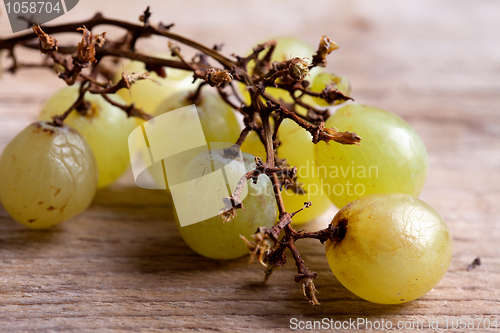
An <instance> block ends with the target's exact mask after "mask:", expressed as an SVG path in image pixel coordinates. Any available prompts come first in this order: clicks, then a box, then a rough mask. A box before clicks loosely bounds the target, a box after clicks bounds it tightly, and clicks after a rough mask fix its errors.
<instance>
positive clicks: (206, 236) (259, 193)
mask: <svg viewBox="0 0 500 333" xmlns="http://www.w3.org/2000/svg"><path fill="white" fill-rule="evenodd" d="M210 155H211V157H210ZM242 158H243V161H242V162H244V166H242V168H243V170H239V169H238V168H237V167H235V165H234V164H233V163H231V162H232V159H231V158H228V157H225V156H224V153H223V150H222V149H212V150H211V154H209V153H208V152H206V151H205V152H202V153H201V154H199V155H198V156H197V157H196V158H195V159H194V160H192V161H191V162H190V163H189V164H188V165H187V167H186V169H185V170H184V172H183V174H182V176H181V178H189V179H194V178H198V177H207V176H210V175H211V174H212V173H211V172H210V171H207V170H218V169H222V168H223V169H224V172H225V175H226V177H227V179H233V180H238V179H240V178H241V177H242V176H243V174H244V172H247V171H250V170H252V169H253V168H254V166H255V163H254V156H252V155H250V154H246V153H243V154H242ZM230 163H231V164H230ZM212 165H213V169H212ZM219 171H220V170H219ZM202 179H203V178H202ZM221 185H222V188H223V189H225V187H226V184H224V183H223V184H221ZM245 188H246V189H247V190H248V193H247V194H246V197H245V198H244V199H243V206H244V208H245V209H244V210H243V209H239V210H237V215H236V217H234V219H233V220H231V221H229V222H226V223H224V222H223V221H222V219H221V217H219V216H218V215H213V217H211V218H208V219H206V220H204V221H202V222H198V223H195V224H191V225H187V226H183V227H181V224H180V222H179V219H178V217H177V215H176V223H177V227H178V230H179V232H180V234H181V236H182V238H183V239H184V241H185V242H186V243H187V244H188V245H189V247H190V248H191V249H193V250H194V251H195V252H197V253H199V254H201V255H203V256H205V257H208V258H213V259H234V258H238V257H241V256H243V255H245V254H247V253H248V249H247V247H246V245H245V244H244V243H243V242H242V240H241V238H240V235H242V236H244V237H246V238H248V239H251V236H252V235H253V234H254V233H255V232H256V231H257V228H258V227H267V228H270V227H272V226H273V225H274V224H275V223H276V218H277V207H276V201H275V198H274V195H273V191H272V184H271V181H270V179H269V178H268V177H267V176H266V175H260V176H259V179H258V182H257V184H253V182H252V181H248V182H247V183H246V185H245ZM188 190H189V191H190V193H191V192H192V193H197V192H198V193H199V192H200V191H201V193H202V194H203V195H204V196H206V197H210V199H211V200H212V201H211V202H214V201H213V200H215V202H217V203H220V204H221V205H220V208H222V207H223V206H224V205H223V204H222V198H223V197H224V196H227V195H228V191H227V189H226V190H225V191H216V190H215V189H213V190H212V192H205V188H204V187H203V181H202V180H199V179H198V180H197V181H195V182H193V183H192V186H191V187H189V188H188ZM233 190H234V188H231V193H232V191H233ZM173 193H174V194H175V192H174V191H173ZM188 198H189V196H188ZM207 200H208V199H207ZM204 201H206V200H199V201H197V202H189V200H186V201H183V203H184V205H180V206H178V205H177V203H176V206H175V207H176V211H177V214H178V213H179V210H180V209H183V208H187V209H188V210H199V209H202V208H203V207H204V205H205V202H204ZM181 203H182V202H181ZM208 205H210V206H213V205H212V204H210V203H209V204H208ZM208 208H214V207H208ZM215 208H216V209H219V207H218V206H216V207H215Z"/></svg>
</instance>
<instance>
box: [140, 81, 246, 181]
mask: <svg viewBox="0 0 500 333" xmlns="http://www.w3.org/2000/svg"><path fill="white" fill-rule="evenodd" d="M192 93H193V91H192V90H184V91H178V92H176V93H175V94H173V95H171V96H170V97H168V98H167V99H165V100H164V101H163V102H162V103H161V104H160V105H159V106H158V108H157V109H156V111H155V112H154V113H153V115H154V116H159V115H161V114H164V113H166V112H169V111H173V110H176V109H179V108H182V107H184V106H187V105H191V104H193V101H192V100H191V99H190V98H189V96H190V95H191V94H192ZM195 105H196V109H197V111H198V116H199V119H200V123H201V127H202V129H203V133H204V135H205V139H206V141H207V142H208V144H209V145H210V142H229V143H234V142H236V141H237V140H238V137H239V136H240V125H239V123H238V120H237V119H236V116H235V111H234V110H233V109H232V108H231V107H230V106H229V105H228V104H226V102H224V100H222V98H220V97H219V96H218V95H215V94H213V93H212V92H210V91H209V90H208V89H203V90H202V91H201V95H200V96H199V98H198V100H197V101H196V103H195ZM186 121H189V120H186ZM192 121H194V120H192ZM192 157H194V156H192ZM192 157H191V158H192ZM185 164H187V162H186V163H185ZM148 171H149V172H150V174H151V175H152V176H153V178H154V180H155V181H156V182H157V183H158V184H159V185H161V186H164V185H165V177H164V175H163V169H161V168H150V169H148ZM167 188H168V186H167Z"/></svg>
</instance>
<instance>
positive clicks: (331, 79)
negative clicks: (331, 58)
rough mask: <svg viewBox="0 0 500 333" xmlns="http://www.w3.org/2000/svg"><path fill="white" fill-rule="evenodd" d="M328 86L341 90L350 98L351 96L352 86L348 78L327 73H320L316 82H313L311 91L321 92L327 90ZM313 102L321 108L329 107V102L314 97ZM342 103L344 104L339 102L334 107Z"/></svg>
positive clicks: (315, 79)
mask: <svg viewBox="0 0 500 333" xmlns="http://www.w3.org/2000/svg"><path fill="white" fill-rule="evenodd" d="M327 85H328V86H332V87H333V88H335V89H338V90H340V91H341V92H342V93H343V94H344V95H346V96H349V95H350V94H351V84H350V83H349V80H348V79H347V78H346V77H344V76H340V75H335V74H332V73H326V72H324V73H320V74H318V75H317V76H316V77H315V78H314V80H313V81H312V85H311V90H312V91H314V92H321V91H323V89H325V88H326V86H327ZM313 100H314V101H315V102H316V103H317V104H318V105H321V106H328V105H329V104H328V102H326V101H325V100H324V99H322V98H319V97H313ZM340 103H342V102H341V101H337V102H335V103H333V105H337V104H340Z"/></svg>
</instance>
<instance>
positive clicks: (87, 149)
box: [0, 37, 452, 304]
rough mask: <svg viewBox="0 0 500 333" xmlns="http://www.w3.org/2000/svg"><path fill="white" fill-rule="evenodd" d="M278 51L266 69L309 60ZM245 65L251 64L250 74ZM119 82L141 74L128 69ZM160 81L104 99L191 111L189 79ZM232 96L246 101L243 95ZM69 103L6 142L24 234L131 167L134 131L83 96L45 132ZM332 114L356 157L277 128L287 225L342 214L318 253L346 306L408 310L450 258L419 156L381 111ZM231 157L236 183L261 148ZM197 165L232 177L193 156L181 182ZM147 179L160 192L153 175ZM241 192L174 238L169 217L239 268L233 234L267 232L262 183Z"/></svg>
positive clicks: (343, 108) (206, 127) (202, 113)
mask: <svg viewBox="0 0 500 333" xmlns="http://www.w3.org/2000/svg"><path fill="white" fill-rule="evenodd" d="M276 41H277V46H276V49H275V51H274V53H273V58H272V59H271V60H272V61H283V60H286V59H289V58H292V57H301V58H309V59H310V58H311V57H312V55H313V54H314V51H313V49H312V48H311V47H309V45H307V44H306V43H304V42H303V41H300V40H297V39H295V38H288V37H287V38H276ZM253 66H254V65H253V64H250V65H249V71H250V74H252V70H253ZM124 71H126V72H128V73H132V72H143V71H145V68H144V66H143V65H141V64H140V63H135V62H132V63H130V64H128V65H127V66H126V67H124ZM167 71H168V73H169V77H168V78H167V79H163V78H161V77H158V76H156V75H154V74H152V76H153V79H154V80H144V81H140V82H137V83H136V84H134V85H133V86H132V89H131V90H130V91H128V90H125V89H123V90H121V91H120V92H119V95H120V96H121V97H120V96H113V97H112V98H114V99H115V100H116V101H119V102H122V103H125V102H129V103H130V102H133V103H135V105H136V106H139V107H141V108H143V109H144V110H145V111H146V112H148V113H150V114H152V115H154V116H157V115H160V114H163V113H165V112H169V111H172V110H175V109H178V108H180V107H183V106H187V105H190V104H192V103H193V102H192V99H191V98H190V97H191V94H192V93H193V91H194V90H196V89H197V87H198V84H193V82H192V75H191V73H190V72H188V71H182V70H169V69H167ZM119 77H121V73H117V79H118V78H119ZM306 80H308V81H309V82H310V83H311V84H310V88H311V90H312V91H315V92H321V91H322V90H323V89H325V87H327V86H331V87H333V88H335V89H338V90H340V91H341V92H342V93H344V94H345V95H349V94H350V90H351V88H350V84H349V81H348V80H347V79H346V78H345V77H343V76H340V75H337V74H333V73H330V72H328V71H326V70H325V69H322V68H315V69H314V70H313V71H311V72H310V76H308V77H306ZM209 89H210V88H206V89H205V88H203V89H202V90H201V93H200V95H199V96H198V99H197V101H196V106H197V110H198V114H199V117H200V121H201V126H202V128H203V132H204V135H205V137H206V141H207V142H236V140H237V139H238V137H239V133H240V126H239V123H238V120H237V118H236V116H235V114H234V110H232V109H231V108H230V107H229V106H228V105H227V104H226V103H225V102H224V101H223V100H222V99H221V98H220V97H219V96H218V95H217V94H215V93H213V92H212V91H210V90H209ZM241 90H242V95H243V97H244V98H246V99H248V98H249V97H248V93H247V92H246V90H245V87H242V88H241ZM266 92H268V93H269V94H271V95H272V96H273V97H274V98H275V99H276V100H278V101H279V100H282V101H284V102H287V103H290V102H292V101H293V99H292V98H291V97H290V96H289V95H288V92H286V91H283V90H280V89H277V88H268V90H266ZM77 97H78V88H77V87H68V88H65V89H63V90H61V91H60V92H58V93H56V94H55V95H54V96H53V97H52V98H51V99H50V100H49V101H48V103H47V105H46V106H45V108H44V109H43V111H42V113H41V115H40V118H39V121H38V122H36V123H33V124H31V125H30V126H28V127H27V128H26V129H25V130H24V131H22V132H21V133H20V134H19V135H18V136H16V137H15V138H14V139H13V140H12V141H11V142H10V143H9V144H8V146H7V147H6V148H5V150H4V151H3V153H2V155H1V157H0V201H1V202H2V204H3V206H4V208H5V210H6V211H7V212H8V213H9V214H10V215H11V216H12V218H14V219H15V220H16V221H18V222H20V223H22V224H24V225H26V226H28V227H32V228H47V227H50V226H53V225H56V224H58V223H60V222H62V221H64V220H67V219H69V218H71V217H73V216H75V215H77V214H79V213H80V212H82V211H83V210H84V209H85V208H86V207H87V206H88V205H89V204H90V203H91V201H92V198H93V197H94V195H95V192H96V190H97V189H98V188H102V187H105V186H108V185H110V184H112V183H113V182H114V181H115V180H116V179H118V177H120V176H121V175H122V174H123V173H124V172H125V170H126V169H127V168H128V166H129V165H130V157H129V150H128V146H127V143H128V141H127V138H128V135H129V134H130V133H131V131H132V130H133V129H134V128H135V127H136V126H139V125H140V124H141V123H142V122H141V121H138V120H134V119H132V118H127V116H126V114H125V113H124V112H123V111H122V110H120V109H118V108H116V107H113V106H111V105H110V104H109V103H107V102H106V101H105V100H104V99H103V98H102V97H101V96H99V95H91V94H87V95H85V100H86V101H87V102H88V103H89V105H90V107H89V108H88V109H87V110H86V111H85V112H77V111H74V112H72V113H71V115H70V116H69V117H68V118H67V119H66V120H65V121H64V125H62V126H57V125H55V124H53V123H52V122H51V117H52V116H54V115H59V114H61V113H63V112H64V111H65V110H66V109H67V108H68V107H69V106H70V105H71V104H72V103H73V102H74V101H75V100H76V98H77ZM123 99H124V100H125V101H124V100H123ZM305 101H306V102H307V103H310V104H311V105H314V106H316V107H324V106H327V105H328V104H327V103H326V102H325V101H323V100H321V99H319V98H310V97H307V99H306V100H305ZM335 108H336V109H335V110H333V109H332V110H331V111H330V112H332V113H333V114H332V115H331V116H330V117H329V118H328V120H327V121H326V123H325V127H327V128H330V127H336V128H338V129H339V130H340V131H349V132H355V133H356V134H358V135H359V136H360V137H361V138H362V141H361V145H360V146H356V145H352V146H349V145H341V144H337V143H330V144H326V143H324V142H320V143H318V144H316V145H314V144H313V143H312V136H311V135H310V134H309V133H308V132H307V131H305V130H303V129H302V128H300V127H299V126H298V125H297V124H296V123H295V122H293V121H290V120H285V121H283V123H282V124H281V125H280V128H279V133H278V134H279V135H278V138H279V141H280V145H279V146H278V148H277V154H278V156H279V157H280V158H282V159H286V161H287V163H288V164H289V165H290V166H296V167H297V170H298V174H297V176H298V182H299V183H301V184H302V189H303V190H304V191H303V193H302V194H299V193H296V192H297V191H292V190H291V189H285V190H284V191H283V192H282V196H283V201H284V204H285V207H286V209H287V211H289V212H294V211H296V210H299V209H300V208H302V207H303V206H304V202H306V201H311V202H312V204H313V205H312V207H310V208H308V209H306V210H304V211H303V212H300V213H298V214H297V215H296V216H294V218H293V224H294V225H297V224H303V223H306V222H308V221H311V220H313V219H315V218H317V217H318V216H320V215H321V214H323V213H324V212H325V211H326V210H327V209H328V208H329V207H331V205H332V203H333V204H334V205H335V206H337V207H338V208H340V211H339V212H338V213H337V214H336V215H335V217H334V218H333V220H332V223H331V227H332V228H334V229H335V230H336V235H337V237H336V238H335V239H333V240H329V241H327V242H326V254H327V258H328V262H329V264H330V267H331V269H332V272H333V273H334V274H335V276H336V277H337V279H338V280H339V281H340V282H341V283H342V284H343V285H344V286H345V287H347V288H348V289H350V290H351V291H352V292H354V293H355V294H356V295H358V296H360V297H362V298H364V299H366V300H369V301H372V302H377V303H390V304H392V303H401V302H408V301H411V300H413V299H416V298H418V297H420V296H422V295H424V294H425V293H427V292H428V291H429V290H431V289H432V288H433V287H434V286H435V285H436V284H437V283H438V282H439V281H440V280H441V278H442V277H443V276H444V274H445V273H446V270H447V269H448V266H449V264H450V261H451V255H452V241H451V236H450V232H449V230H448V228H447V226H446V224H445V222H444V221H443V220H442V219H441V217H440V216H439V215H438V214H437V213H436V212H435V211H434V210H433V209H432V208H431V207H430V206H429V205H427V204H425V203H424V202H422V201H421V200H419V199H417V198H416V197H417V196H418V195H419V194H420V191H421V190H422V188H423V186H424V183H425V179H426V174H427V152H426V149H425V146H424V144H423V142H422V140H421V138H420V137H419V136H418V134H417V133H416V131H415V130H414V129H413V128H412V127H411V126H410V125H408V124H407V123H406V122H405V121H404V120H403V119H401V118H400V117H398V116H396V115H394V114H392V113H390V112H387V111H384V110H380V109H377V108H374V107H371V106H366V105H361V104H355V103H347V105H340V106H335ZM304 111H305V110H304V109H302V110H301V109H299V110H298V112H304ZM241 150H242V151H243V152H244V153H243V158H244V162H245V163H244V164H245V172H248V171H250V170H251V169H252V167H253V166H254V164H252V162H253V161H254V158H255V156H258V157H260V158H262V159H263V160H265V149H264V146H263V144H262V143H261V141H260V139H259V137H258V136H257V135H256V134H255V133H254V132H252V133H250V135H249V136H248V137H247V139H246V140H245V141H244V143H243V145H242V147H241ZM205 165H206V166H211V167H212V168H214V167H215V168H222V167H224V169H225V172H226V173H228V172H229V173H231V172H232V173H235V172H236V170H232V169H231V163H229V160H227V157H226V156H225V155H224V153H223V151H222V150H220V151H217V150H212V152H211V154H206V152H205V155H203V153H202V154H201V155H199V156H197V157H195V158H194V159H193V160H192V161H191V162H190V163H187V165H186V168H185V169H186V170H185V172H186V173H188V174H189V173H191V174H193V173H196V172H197V171H196V170H203V166H205ZM152 176H153V178H155V180H157V181H158V182H159V183H162V184H164V181H165V180H164V175H163V173H162V172H161V173H159V174H154V173H153V174H152ZM241 176H242V175H241ZM245 186H246V187H247V189H248V191H249V193H252V195H247V196H246V197H245V199H244V200H243V206H244V207H245V210H238V211H237V215H236V217H235V218H234V219H233V220H232V221H230V222H227V223H223V222H222V220H221V219H220V217H218V216H216V217H213V218H210V219H207V220H205V221H202V222H199V223H195V224H192V225H189V226H184V227H181V225H180V224H179V221H178V220H177V218H176V221H177V226H178V229H179V232H180V234H181V236H182V237H183V239H184V240H185V242H186V243H187V244H188V245H189V246H190V247H191V248H192V249H193V250H194V251H196V252H197V253H199V254H201V255H203V256H205V257H208V258H214V259H233V258H238V257H241V256H243V255H245V254H246V253H247V250H246V248H245V246H244V244H243V242H241V240H240V237H239V236H240V235H243V236H245V237H247V238H249V237H250V236H251V235H252V234H253V233H254V232H255V231H256V230H257V228H258V227H271V226H273V225H274V224H275V223H276V222H277V206H276V202H275V197H274V195H273V193H272V191H269V190H268V189H269V188H270V187H271V182H270V180H269V179H268V177H267V176H266V175H261V176H260V177H259V179H258V182H257V183H256V184H254V183H252V182H251V181H249V182H247V184H246V185H245ZM195 190H196V188H194V189H193V191H195ZM233 190H234V189H231V191H233ZM193 209H196V207H193ZM176 217H177V215H176Z"/></svg>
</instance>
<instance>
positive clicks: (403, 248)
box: [325, 193, 453, 304]
mask: <svg viewBox="0 0 500 333" xmlns="http://www.w3.org/2000/svg"><path fill="white" fill-rule="evenodd" d="M331 224H332V225H333V226H334V227H336V228H337V229H336V234H337V237H336V239H335V240H333V241H332V240H328V241H327V242H326V246H325V250H326V255H327V258H328V263H329V265H330V268H331V270H332V272H333V274H334V275H335V277H336V278H337V279H338V280H339V282H340V283H342V285H344V287H346V288H347V289H349V290H350V291H351V292H353V293H354V294H356V295H357V296H359V297H361V298H363V299H365V300H368V301H370V302H374V303H381V304H397V303H403V302H409V301H411V300H414V299H417V298H419V297H421V296H423V295H424V294H426V293H427V292H429V291H430V290H431V289H432V288H434V287H435V286H436V285H437V284H438V283H439V281H441V279H442V278H443V276H444V275H445V273H446V271H447V269H448V267H449V265H450V262H451V257H452V251H453V248H452V239H451V236H450V231H449V230H448V227H447V226H446V223H445V222H444V221H443V219H442V218H441V217H440V216H439V214H438V213H436V211H435V210H434V209H432V207H430V206H429V205H427V204H426V203H425V202H423V201H422V200H420V199H418V198H415V197H412V196H410V195H407V194H400V193H379V194H372V195H369V196H365V197H362V198H360V199H358V200H355V201H353V202H351V203H349V204H348V205H347V206H345V207H344V208H342V209H341V210H340V211H339V212H338V213H337V215H335V217H334V218H333V221H332V223H331Z"/></svg>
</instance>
